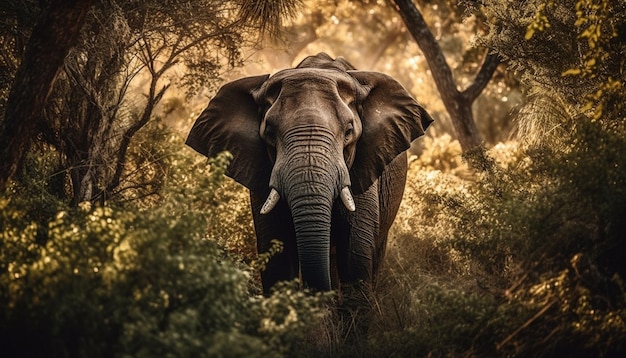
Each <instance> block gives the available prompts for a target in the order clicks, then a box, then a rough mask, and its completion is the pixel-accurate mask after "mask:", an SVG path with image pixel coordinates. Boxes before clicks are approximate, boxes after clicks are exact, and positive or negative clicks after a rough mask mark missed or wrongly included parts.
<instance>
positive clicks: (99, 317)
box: [0, 152, 327, 357]
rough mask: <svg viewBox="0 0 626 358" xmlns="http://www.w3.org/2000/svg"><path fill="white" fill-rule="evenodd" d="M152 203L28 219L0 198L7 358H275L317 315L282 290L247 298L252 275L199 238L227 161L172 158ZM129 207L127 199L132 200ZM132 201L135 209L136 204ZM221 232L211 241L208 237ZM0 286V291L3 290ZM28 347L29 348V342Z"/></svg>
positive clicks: (310, 301)
mask: <svg viewBox="0 0 626 358" xmlns="http://www.w3.org/2000/svg"><path fill="white" fill-rule="evenodd" d="M177 155H178V157H177V158H172V163H180V162H183V163H185V164H190V165H180V166H177V168H172V171H171V172H170V173H169V174H170V175H169V177H168V178H165V179H164V186H163V188H162V189H161V190H162V193H161V195H160V198H161V199H159V201H158V205H153V206H150V207H149V208H148V209H144V210H141V209H138V208H137V207H136V206H133V205H130V204H129V203H126V204H124V205H111V206H106V207H102V206H93V205H91V204H87V203H84V204H81V205H80V206H79V207H78V208H68V207H66V206H64V205H63V204H61V203H59V204H56V205H54V204H53V202H54V200H55V199H53V198H50V197H46V200H48V201H49V205H50V207H59V208H62V209H61V210H59V211H58V212H57V213H56V214H54V215H52V216H51V217H50V218H43V219H42V220H39V221H38V220H36V218H35V217H33V216H32V215H30V213H31V212H32V211H33V207H34V206H35V205H39V204H40V203H41V202H42V199H41V198H38V197H24V196H21V195H18V194H19V193H21V192H22V191H21V189H20V186H19V185H17V184H16V185H14V187H13V188H12V192H11V194H13V195H10V196H2V197H1V198H0V208H1V214H0V227H1V228H2V229H1V231H0V245H1V246H0V268H1V269H2V270H1V272H0V286H1V287H3V290H2V291H1V293H0V345H1V346H2V350H3V352H4V353H5V354H9V355H11V356H75V357H86V356H89V357H97V356H139V357H142V356H145V357H153V356H201V357H202V356H210V357H219V356H224V357H230V356H246V357H248V356H249V357H255V356H264V357H265V356H270V357H271V356H284V355H291V354H292V353H293V352H298V351H299V350H301V349H302V346H301V345H299V338H300V337H304V336H305V335H306V333H307V331H308V330H309V329H310V328H311V327H313V326H315V325H316V324H318V323H317V322H318V321H319V320H321V319H322V318H323V316H324V315H325V312H327V309H326V308H324V305H323V304H322V302H324V301H325V300H326V299H325V297H323V296H319V295H309V294H305V293H303V292H300V291H299V290H295V289H294V288H293V286H281V287H279V288H277V289H276V291H275V293H274V295H272V296H270V297H267V298H263V297H259V296H255V295H252V294H250V289H251V287H254V286H255V284H253V283H252V275H251V271H250V270H249V269H247V268H246V266H244V265H243V264H241V263H238V262H236V261H234V260H233V259H232V258H231V256H230V254H228V253H227V252H226V251H224V250H223V249H222V248H220V246H219V245H218V244H217V242H219V241H220V240H225V239H224V238H222V239H220V240H217V239H214V237H213V235H214V234H216V233H213V232H209V233H208V234H207V227H208V226H209V225H208V224H209V221H210V220H211V219H210V217H211V216H210V215H207V212H209V211H210V210H212V207H213V205H214V202H212V198H213V195H214V193H215V192H216V190H217V188H218V187H219V185H221V182H222V177H223V168H224V165H225V164H226V163H227V162H228V156H227V155H222V156H219V157H218V158H217V159H215V160H213V161H212V162H211V169H210V171H207V170H206V169H205V168H206V164H204V163H197V164H194V163H189V161H190V159H186V158H191V157H192V156H189V155H188V153H186V152H182V153H179V154H177ZM131 203H132V202H131ZM144 205H145V202H144V203H141V205H140V207H143V206H144ZM217 234H219V232H218V233H217ZM4 288H6V289H4ZM33 342H37V344H33Z"/></svg>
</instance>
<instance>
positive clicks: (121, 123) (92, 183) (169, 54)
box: [2, 0, 298, 205]
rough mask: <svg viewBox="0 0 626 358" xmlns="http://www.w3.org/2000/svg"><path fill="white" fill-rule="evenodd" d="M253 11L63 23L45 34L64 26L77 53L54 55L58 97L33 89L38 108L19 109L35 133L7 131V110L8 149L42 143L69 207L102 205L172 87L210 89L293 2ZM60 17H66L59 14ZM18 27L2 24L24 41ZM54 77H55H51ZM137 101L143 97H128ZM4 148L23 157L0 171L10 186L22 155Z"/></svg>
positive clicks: (174, 11) (204, 9) (215, 9)
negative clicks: (54, 159)
mask: <svg viewBox="0 0 626 358" xmlns="http://www.w3.org/2000/svg"><path fill="white" fill-rule="evenodd" d="M58 3H59V4H60V3H61V2H58ZM257 3H259V2H255V1H243V2H240V3H235V2H222V1H213V0H206V1H184V0H178V1H170V2H167V3H165V4H164V3H162V2H160V1H151V0H145V1H133V2H126V1H121V2H118V1H108V2H98V3H96V4H95V5H94V6H93V7H92V8H91V10H92V11H90V12H89V13H88V14H87V15H86V19H85V20H84V26H81V25H80V23H77V22H76V21H66V22H62V23H61V24H59V25H58V28H48V29H47V32H48V33H50V34H52V35H58V36H61V35H62V34H64V31H67V30H68V29H66V27H68V26H67V24H72V26H71V30H73V31H74V32H75V33H76V34H75V36H76V38H77V39H76V40H77V41H76V44H75V46H74V47H72V48H71V51H70V47H69V46H67V47H65V48H64V49H65V50H64V51H65V52H63V54H62V55H59V60H58V64H57V67H58V66H62V71H61V72H60V73H59V74H58V76H56V77H55V78H56V79H57V81H56V85H55V86H54V87H52V86H50V88H49V89H45V88H39V87H35V88H33V87H32V86H30V87H29V91H30V92H31V93H32V95H33V96H34V97H35V98H37V99H39V101H40V104H39V106H40V107H41V108H39V109H36V108H35V107H33V106H30V107H28V106H24V108H28V109H31V110H32V111H31V113H27V114H24V115H23V116H22V117H25V118H27V119H26V120H23V121H22V122H24V123H36V125H34V124H33V125H29V126H28V128H29V130H27V131H24V130H21V131H19V133H17V132H16V130H15V129H13V127H11V125H10V124H11V123H13V119H12V118H15V116H13V115H12V116H11V117H9V114H10V113H12V109H11V108H12V107H11V106H8V107H7V120H5V121H4V124H5V125H4V128H7V129H8V130H3V135H4V136H9V135H12V136H13V138H12V140H15V141H17V142H19V143H30V142H31V141H32V140H33V138H34V137H35V136H37V135H40V137H41V138H42V139H43V143H45V144H46V145H50V146H51V147H52V148H53V149H55V150H56V151H58V153H59V154H60V156H59V158H60V163H59V167H58V168H57V172H58V173H61V176H62V177H64V176H66V175H67V178H68V184H69V186H68V185H66V184H63V183H62V184H61V185H60V186H58V188H61V189H63V187H65V189H63V190H67V189H68V188H69V197H70V198H71V202H72V203H73V204H74V205H76V204H78V203H80V202H82V201H92V202H95V201H99V202H104V201H105V200H107V199H108V198H110V197H111V196H112V195H116V194H117V193H119V192H120V191H122V190H124V187H123V186H122V187H120V185H121V183H122V182H123V180H122V178H123V176H124V175H125V170H126V169H127V168H126V164H127V151H128V147H129V145H130V143H131V140H132V138H133V137H134V136H135V134H136V133H137V132H138V131H139V130H140V129H141V128H142V127H144V126H145V125H146V124H147V123H148V122H149V121H150V120H151V119H152V118H154V114H155V108H156V106H157V105H158V104H159V102H160V101H161V100H162V98H163V96H164V94H165V93H166V91H168V89H169V88H171V87H172V86H178V88H179V89H182V90H183V91H186V92H187V94H188V95H191V94H193V93H195V92H197V91H198V90H200V89H201V88H206V87H210V86H211V84H214V83H215V80H216V79H218V78H219V77H220V75H221V71H222V69H223V68H229V67H230V68H232V67H234V66H236V65H239V64H241V61H242V57H241V53H240V48H241V47H245V46H246V45H245V43H246V42H247V41H249V39H250V38H252V32H251V30H256V29H259V28H260V29H261V30H265V29H274V28H275V27H276V26H278V25H276V24H277V23H280V21H282V19H283V18H284V17H285V16H288V15H289V14H291V13H293V10H289V9H291V8H290V7H289V6H292V7H293V6H295V4H297V3H298V2H297V1H285V2H280V3H279V4H278V5H280V6H278V5H277V4H276V3H275V2H262V3H263V4H265V5H266V7H267V9H265V10H263V8H261V10H259V9H258V8H254V7H253V6H252V5H250V4H257ZM55 4H57V3H55ZM81 4H83V3H81ZM257 5H258V4H257ZM12 6H13V7H14V9H15V11H14V12H13V14H18V13H20V11H21V12H22V13H23V14H25V15H26V17H27V15H28V11H23V8H21V7H23V4H22V5H20V4H12ZM59 7H60V5H59ZM240 9H242V10H241V13H240ZM251 9H252V10H251ZM257 10H258V11H257ZM58 12H59V14H61V15H64V16H65V13H64V11H63V10H62V9H60V10H59V11H58ZM59 14H57V15H58V16H61V15H59ZM17 17H18V16H15V18H13V19H11V18H10V19H9V20H8V21H14V22H15V23H17V25H22V26H25V27H26V29H21V30H20V31H28V30H27V27H28V21H27V22H25V23H20V21H18V20H19V19H17ZM35 29H37V28H35ZM37 34H38V32H37V31H33V36H30V40H31V41H36V40H37ZM7 37H8V38H10V37H11V36H10V35H9V36H7ZM16 37H17V36H14V38H16ZM39 41H40V40H39ZM55 50H56V49H55ZM38 58H44V56H38ZM28 66H32V64H29V63H27V62H23V63H22V67H28ZM177 69H184V71H183V73H184V74H183V75H182V76H178V77H177V76H176V75H177V74H176V71H175V70H177ZM57 71H58V68H57V69H56V70H55V71H54V74H55V75H56V73H57ZM25 73H28V71H26V72H25ZM18 74H19V72H18ZM5 75H6V73H5ZM40 77H41V75H40V74H39V73H35V74H34V75H33V76H31V78H36V79H37V80H39V78H40ZM48 77H50V76H48ZM44 80H45V78H44ZM44 82H49V81H47V80H45V81H44ZM13 83H14V86H13V88H14V89H15V90H18V89H20V88H24V85H25V83H24V81H23V79H22V78H21V77H19V76H18V77H16V78H15V80H14V81H13ZM26 84H27V83H26ZM44 90H45V91H44ZM133 92H135V93H136V92H141V94H140V95H133ZM22 97H23V96H17V97H16V98H22ZM9 104H10V102H9ZM44 105H45V112H44V111H42V109H43V107H44ZM32 118H35V119H36V121H35V120H32ZM5 148H9V149H8V150H10V151H12V153H17V154H20V155H13V157H11V158H8V157H7V158H6V160H3V165H5V166H6V167H7V168H12V169H11V170H6V171H5V170H3V172H2V174H3V177H4V179H3V180H4V182H5V183H6V180H7V179H8V178H10V177H11V176H12V174H13V173H14V172H15V170H16V168H17V167H18V166H19V164H20V163H21V162H22V161H23V154H24V153H25V152H26V149H27V148H28V146H26V145H23V146H14V145H11V146H9V147H5ZM18 149H19V153H18ZM61 181H62V182H63V181H64V180H61Z"/></svg>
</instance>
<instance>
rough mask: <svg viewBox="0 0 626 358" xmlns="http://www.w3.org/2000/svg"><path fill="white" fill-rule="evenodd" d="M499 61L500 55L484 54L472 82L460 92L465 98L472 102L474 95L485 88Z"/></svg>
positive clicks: (477, 94) (476, 95)
mask: <svg viewBox="0 0 626 358" xmlns="http://www.w3.org/2000/svg"><path fill="white" fill-rule="evenodd" d="M500 61H501V60H500V56H498V55H496V54H490V53H488V54H487V55H486V56H485V59H484V60H483V64H482V65H481V67H480V70H479V71H478V74H476V77H475V78H474V82H472V84H471V85H469V87H467V88H466V89H465V90H464V91H463V92H462V93H461V94H462V96H463V97H464V98H465V99H466V100H468V101H470V102H474V100H475V99H476V97H478V96H479V95H480V93H481V92H482V91H483V90H484V89H485V86H487V83H489V81H490V80H491V77H493V73H494V72H495V71H496V68H498V65H499V64H500Z"/></svg>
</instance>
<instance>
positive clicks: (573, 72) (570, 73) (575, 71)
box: [561, 68, 582, 76]
mask: <svg viewBox="0 0 626 358" xmlns="http://www.w3.org/2000/svg"><path fill="white" fill-rule="evenodd" d="M581 72H582V71H581V70H580V68H570V69H569V70H567V71H565V72H563V73H561V76H575V75H579V74H580V73H581Z"/></svg>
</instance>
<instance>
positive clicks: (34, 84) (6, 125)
mask: <svg viewBox="0 0 626 358" xmlns="http://www.w3.org/2000/svg"><path fill="white" fill-rule="evenodd" d="M91 4H92V0H55V1H52V2H51V3H50V5H49V7H48V8H47V9H45V10H44V11H43V13H42V14H41V15H40V18H39V20H38V21H37V23H36V24H35V27H34V28H33V31H32V33H31V36H30V39H29V41H28V45H27V47H26V51H25V53H24V56H23V59H22V62H21V64H20V67H19V69H18V70H17V73H16V75H15V79H14V82H13V86H12V88H11V92H10V94H9V98H8V99H7V105H6V111H5V118H4V122H3V123H2V125H1V126H0V142H1V143H2V147H1V149H0V190H4V189H5V188H6V185H7V183H8V181H9V179H11V177H13V175H15V173H16V172H17V169H18V167H19V166H20V165H21V163H22V161H23V158H24V155H25V153H26V152H27V151H28V149H29V147H30V144H31V140H32V138H33V137H34V136H35V135H37V131H38V127H39V124H40V122H41V121H42V118H43V116H42V112H43V108H44V105H45V103H46V100H47V99H48V96H49V94H50V91H51V89H52V86H53V84H54V82H55V79H56V76H57V74H58V72H59V69H60V68H61V66H62V65H63V61H64V59H65V56H66V55H67V53H68V52H69V50H70V49H71V48H72V46H73V45H74V43H75V42H76V40H77V38H78V35H79V32H80V29H81V27H82V24H83V22H84V20H85V17H86V15H87V12H88V10H89V8H90V7H91Z"/></svg>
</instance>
